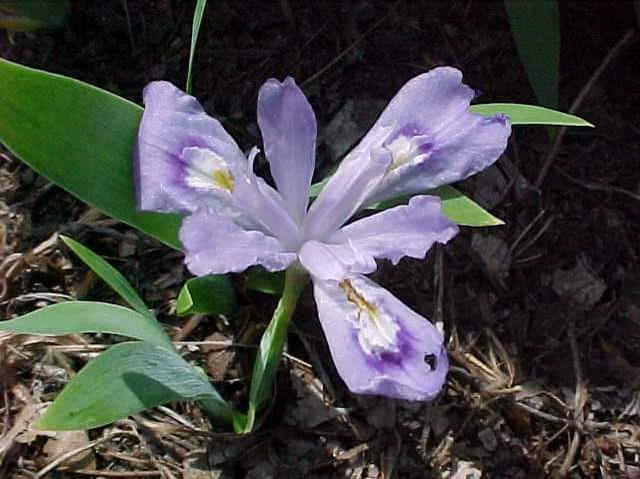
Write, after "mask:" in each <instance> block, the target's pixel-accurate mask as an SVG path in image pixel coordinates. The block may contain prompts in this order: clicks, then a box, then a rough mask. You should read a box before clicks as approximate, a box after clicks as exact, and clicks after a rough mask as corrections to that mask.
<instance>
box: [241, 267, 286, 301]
mask: <svg viewBox="0 0 640 479" xmlns="http://www.w3.org/2000/svg"><path fill="white" fill-rule="evenodd" d="M284 277H285V275H284V273H283V272H282V271H277V272H275V273H270V272H269V271H267V270H266V269H264V268H261V267H259V266H258V267H254V268H251V269H249V270H248V271H247V282H246V286H247V289H250V290H253V291H259V292H261V293H265V294H270V295H272V296H280V295H281V294H282V291H283V290H284Z"/></svg>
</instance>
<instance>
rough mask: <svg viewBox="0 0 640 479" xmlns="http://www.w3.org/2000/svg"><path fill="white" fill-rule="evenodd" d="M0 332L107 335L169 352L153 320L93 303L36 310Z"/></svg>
mask: <svg viewBox="0 0 640 479" xmlns="http://www.w3.org/2000/svg"><path fill="white" fill-rule="evenodd" d="M0 331H11V332H13V333H23V334H42V335H45V336H61V335H65V334H80V333H109V334H119V335H121V336H127V337H129V338H136V339H141V340H143V341H148V342H149V343H152V344H157V345H161V346H165V347H171V348H173V343H172V342H171V340H170V339H169V336H167V334H166V333H165V332H164V330H163V329H162V327H161V326H160V324H159V323H158V322H157V321H156V320H155V319H153V318H150V317H149V316H147V315H144V314H140V313H138V312H136V311H133V310H131V309H129V308H125V307H124V306H118V305H115V304H108V303H96V302H93V301H68V302H65V303H58V304H53V305H51V306H47V307H45V308H41V309H37V310H35V311H32V312H30V313H27V314H25V315H23V316H19V317H17V318H14V319H10V320H7V321H0Z"/></svg>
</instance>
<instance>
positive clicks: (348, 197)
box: [304, 150, 391, 241]
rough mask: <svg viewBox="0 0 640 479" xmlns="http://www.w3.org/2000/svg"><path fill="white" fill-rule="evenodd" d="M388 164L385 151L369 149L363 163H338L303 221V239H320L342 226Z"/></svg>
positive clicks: (388, 159) (378, 179) (389, 160)
mask: <svg viewBox="0 0 640 479" xmlns="http://www.w3.org/2000/svg"><path fill="white" fill-rule="evenodd" d="M390 164H391V157H390V155H389V154H388V153H387V152H385V151H384V150H374V151H372V152H371V161H369V162H368V163H367V164H366V165H359V164H356V163H355V162H350V163H345V162H343V163H341V164H340V166H339V167H338V170H337V171H336V172H335V173H334V175H333V176H332V177H331V178H330V179H329V181H328V182H327V184H326V185H325V186H324V188H322V191H321V192H320V194H319V195H318V198H316V200H315V201H314V202H313V204H312V205H311V208H309V213H308V214H307V217H306V218H305V223H304V238H305V239H307V240H317V241H323V240H325V239H326V238H327V237H329V236H330V235H332V234H333V233H334V232H335V231H336V230H337V229H338V228H340V226H342V225H343V224H344V223H345V222H346V221H347V220H348V219H349V218H350V217H351V216H352V215H353V214H354V213H355V212H356V211H357V210H358V209H359V208H360V206H361V204H362V202H363V201H364V199H365V198H366V197H367V195H368V194H369V192H370V191H371V190H372V189H373V188H374V187H375V185H377V183H378V182H379V181H380V179H381V178H382V177H383V176H384V174H385V172H386V170H387V168H388V167H389V165H390Z"/></svg>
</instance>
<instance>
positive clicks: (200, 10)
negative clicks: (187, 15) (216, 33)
mask: <svg viewBox="0 0 640 479" xmlns="http://www.w3.org/2000/svg"><path fill="white" fill-rule="evenodd" d="M206 6H207V0H198V3H197V4H196V9H195V11H194V12H193V26H192V27H191V50H190V51H189V69H188V71H187V87H186V92H187V93H191V86H192V72H193V59H194V58H195V55H196V45H197V44H198V35H199V33H200V25H201V24H202V16H203V15H204V9H205V8H206Z"/></svg>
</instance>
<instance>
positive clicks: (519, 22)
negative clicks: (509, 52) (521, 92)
mask: <svg viewBox="0 0 640 479" xmlns="http://www.w3.org/2000/svg"><path fill="white" fill-rule="evenodd" d="M504 5H505V8H506V9H507V15H508V16H509V24H510V25H511V32H512V33H513V38H514V39H515V42H516V47H517V48H518V54H519V55H520V60H521V61H522V64H523V65H524V68H525V70H526V72H527V76H528V77H529V82H530V83H531V87H532V88H533V91H534V92H535V94H536V98H538V101H539V102H540V103H541V104H543V105H544V106H547V107H550V108H555V107H557V106H558V66H559V64H560V15H559V13H558V3H557V1H556V0H535V1H526V0H505V2H504Z"/></svg>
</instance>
